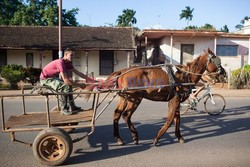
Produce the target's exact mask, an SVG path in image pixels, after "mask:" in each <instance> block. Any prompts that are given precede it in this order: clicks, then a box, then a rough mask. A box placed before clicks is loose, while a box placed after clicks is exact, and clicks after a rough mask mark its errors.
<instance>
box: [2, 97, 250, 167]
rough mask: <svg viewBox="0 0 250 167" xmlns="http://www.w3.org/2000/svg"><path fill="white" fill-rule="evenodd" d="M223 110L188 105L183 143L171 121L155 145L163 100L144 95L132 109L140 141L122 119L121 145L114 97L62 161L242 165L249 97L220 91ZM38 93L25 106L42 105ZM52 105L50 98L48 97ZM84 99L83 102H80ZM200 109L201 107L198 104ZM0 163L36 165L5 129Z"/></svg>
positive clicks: (248, 148)
mask: <svg viewBox="0 0 250 167" xmlns="http://www.w3.org/2000/svg"><path fill="white" fill-rule="evenodd" d="M225 99H226V102H227V106H226V110H225V111H224V112H223V113H222V114H221V115H219V116H210V115H208V114H207V113H205V112H199V113H197V112H194V111H190V112H188V113H187V114H186V115H184V116H182V118H181V133H182V135H183V137H184V138H185V140H186V143H184V144H180V143H178V141H177V139H176V137H175V135H174V127H173V126H171V127H170V129H169V130H168V131H167V133H166V134H165V135H164V136H163V137H162V138H161V139H160V141H159V145H158V146H153V145H152V141H153V139H154V137H155V135H156V133H157V132H158V130H159V129H160V128H161V126H162V125H163V124H164V122H165V120H166V115H167V103H162V102H152V101H148V100H143V102H142V104H141V105H140V106H139V107H138V109H137V111H136V112H135V114H134V115H133V118H132V121H133V122H134V124H135V126H136V128H137V130H138V133H139V139H140V142H139V145H134V144H133V142H132V138H131V135H130V132H129V130H128V128H127V127H126V124H124V121H123V120H121V121H120V133H121V136H122V137H123V139H124V141H125V143H126V144H125V145H123V146H118V145H117V144H116V143H115V140H114V139H113V126H112V122H113V120H112V117H113V111H114V109H115V106H116V104H117V99H116V100H115V101H114V102H113V103H111V105H110V106H109V107H108V108H107V110H106V111H105V112H104V113H103V115H101V117H100V118H99V119H98V120H97V121H96V129H95V132H94V134H93V135H91V136H89V137H87V138H85V139H84V140H83V141H80V142H78V143H75V144H74V149H73V152H72V154H71V157H70V158H69V160H68V161H67V162H66V164H65V166H81V167H84V166H87V167H89V166H91V167H99V166H102V167H112V166H114V167H117V166H120V167H141V166H143V167H144V166H145V167H152V166H154V167H162V166H171V167H175V166H176V167H179V166H190V167H195V166H216V167H225V166H226V167H227V166H241V167H248V166H249V164H250V159H249V155H250V104H249V101H250V100H249V99H250V98H249V97H237V98H235V97H225ZM42 103H44V100H43V99H39V98H35V99H34V98H30V99H29V100H27V103H26V104H27V110H28V111H34V110H35V111H45V105H43V104H42ZM76 103H77V104H78V105H80V106H82V107H84V108H89V106H90V105H91V104H90V103H88V104H86V102H82V99H78V100H77V101H76ZM51 104H52V105H51V106H53V105H55V100H52V101H51ZM83 104H84V105H83ZM20 106H21V100H20V99H16V98H10V99H8V100H7V101H6V103H5V110H6V115H5V116H6V119H7V118H8V117H10V116H11V115H15V114H17V112H20V110H21V109H20V108H21V107H20ZM200 110H201V111H204V109H203V108H202V107H201V106H200ZM88 131H89V129H77V130H76V131H75V132H74V133H72V134H71V137H72V138H76V137H78V136H82V135H83V134H86V133H87V132H88ZM37 133H38V132H22V133H17V134H16V137H17V138H18V139H20V140H24V141H26V142H30V143H32V142H33V140H34V138H35V137H36V135H37ZM0 148H1V149H0V162H1V166H3V167H5V166H11V167H12V166H13V167H14V166H25V167H29V166H32V167H33V166H41V165H40V164H39V163H38V162H37V161H36V160H35V159H34V157H33V153H32V148H31V147H28V146H26V145H23V144H20V143H12V142H11V141H10V139H9V134H8V133H0Z"/></svg>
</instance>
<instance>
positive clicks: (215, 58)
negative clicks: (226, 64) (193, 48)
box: [206, 53, 223, 74]
mask: <svg viewBox="0 0 250 167" xmlns="http://www.w3.org/2000/svg"><path fill="white" fill-rule="evenodd" d="M211 62H212V63H214V65H215V66H216V67H217V69H218V71H217V72H216V73H218V74H221V73H222V71H223V70H222V66H221V59H220V58H219V57H218V56H216V55H215V54H214V53H208V59H207V67H206V68H207V69H208V65H209V63H211Z"/></svg>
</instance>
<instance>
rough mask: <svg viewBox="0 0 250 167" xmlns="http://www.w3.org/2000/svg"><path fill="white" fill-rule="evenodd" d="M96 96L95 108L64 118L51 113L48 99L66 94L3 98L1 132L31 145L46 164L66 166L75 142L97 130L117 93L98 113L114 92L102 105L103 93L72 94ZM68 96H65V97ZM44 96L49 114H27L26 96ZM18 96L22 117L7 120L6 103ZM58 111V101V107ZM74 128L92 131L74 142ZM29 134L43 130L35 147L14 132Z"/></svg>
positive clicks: (93, 103) (35, 141)
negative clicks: (96, 125)
mask: <svg viewBox="0 0 250 167" xmlns="http://www.w3.org/2000/svg"><path fill="white" fill-rule="evenodd" d="M86 93H91V94H93V102H92V107H91V108H90V109H88V110H84V111H79V112H78V113H76V114H73V115H62V114H60V112H59V111H57V110H53V111H52V110H49V108H50V106H49V105H50V101H49V99H50V98H52V97H54V96H57V97H58V96H59V95H62V94H63V93H49V92H45V93H44V92H43V93H35V94H31V93H29V94H25V93H24V91H22V93H21V94H16V95H3V96H0V99H1V114H2V115H1V116H2V131H3V132H7V133H10V138H11V140H12V141H16V142H20V143H23V144H27V145H29V146H32V148H33V154H34V156H35V158H36V159H37V160H38V161H39V162H40V163H42V164H45V165H50V166H51V165H60V164H62V163H64V162H65V161H66V160H67V159H68V158H69V156H70V154H71V152H72V149H73V143H75V142H78V141H80V140H82V139H84V138H85V137H86V136H88V135H91V134H92V133H93V132H94V129H95V121H96V119H98V117H99V116H100V115H101V114H102V113H103V112H104V110H105V109H106V108H107V106H108V105H109V104H110V103H111V102H112V101H113V99H114V98H115V97H116V95H117V93H114V95H113V96H112V98H111V99H110V100H109V101H108V103H107V104H106V105H105V106H104V107H103V108H102V109H101V111H98V113H97V108H98V107H99V106H100V104H101V103H103V102H104V100H105V99H106V98H107V97H108V95H109V94H110V93H111V92H109V93H108V94H106V96H105V97H103V99H102V100H101V101H100V102H99V97H100V93H101V92H84V93H79V92H78V93H72V94H86ZM64 95H65V94H64ZM36 96H40V97H41V96H43V97H44V98H45V105H46V111H45V112H28V113H27V112H26V105H25V99H26V98H27V97H36ZM11 97H19V98H21V99H22V106H20V108H22V111H21V112H22V113H20V115H13V116H10V117H9V118H8V120H7V121H5V107H4V102H5V100H7V99H8V98H11ZM57 99H58V98H57ZM56 108H59V101H58V106H57V107H56ZM75 128H91V131H90V132H89V133H88V134H87V135H84V136H81V137H79V138H76V139H71V137H70V135H69V134H68V133H67V131H69V130H72V129H75ZM28 131H41V132H40V133H39V134H38V135H37V136H36V138H35V140H34V142H33V144H29V143H27V142H24V141H20V140H17V139H16V138H15V132H28Z"/></svg>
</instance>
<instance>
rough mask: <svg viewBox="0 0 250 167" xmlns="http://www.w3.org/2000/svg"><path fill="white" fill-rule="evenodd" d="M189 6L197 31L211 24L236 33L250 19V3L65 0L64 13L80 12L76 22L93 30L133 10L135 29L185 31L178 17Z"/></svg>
mask: <svg viewBox="0 0 250 167" xmlns="http://www.w3.org/2000/svg"><path fill="white" fill-rule="evenodd" d="M186 6H190V8H191V9H192V8H194V11H193V20H192V21H190V22H189V25H195V26H198V27H200V26H203V25H205V24H206V23H209V24H211V25H213V26H215V28H216V29H220V28H222V27H223V26H224V25H227V26H228V28H229V31H230V32H233V31H236V29H235V26H236V25H237V24H240V21H241V20H242V19H243V18H244V17H245V16H250V0H63V9H67V10H69V9H72V8H76V7H77V8H79V10H80V11H79V13H78V14H77V15H76V18H77V21H78V22H79V23H80V24H81V25H88V26H92V27H99V26H109V25H116V20H117V18H118V16H119V15H122V11H123V10H124V9H133V10H134V11H136V14H135V18H136V19H137V24H135V25H134V26H135V27H138V28H140V29H148V28H161V29H183V28H185V27H186V26H187V21H186V20H185V19H182V20H180V16H179V15H180V13H181V11H182V10H183V9H185V7H186Z"/></svg>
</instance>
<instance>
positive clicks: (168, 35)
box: [137, 29, 250, 70]
mask: <svg viewBox="0 0 250 167" xmlns="http://www.w3.org/2000/svg"><path fill="white" fill-rule="evenodd" d="M137 46H138V50H139V51H140V52H139V53H138V55H137V57H138V59H142V60H143V61H144V62H145V61H146V60H148V61H149V62H150V63H151V64H160V63H165V62H167V63H173V64H184V65H185V64H186V63H187V62H189V61H192V60H193V59H194V58H196V57H197V56H199V55H200V54H201V53H202V52H203V50H206V49H207V48H210V49H211V50H213V51H214V53H216V55H218V56H220V58H221V60H222V66H223V67H225V68H226V69H227V70H229V69H231V70H233V69H236V68H239V67H242V66H243V65H244V64H250V52H249V50H250V34H240V33H225V32H218V31H201V30H155V29H145V30H143V31H142V32H141V33H140V34H139V35H138V37H137ZM138 61H139V60H138Z"/></svg>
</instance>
